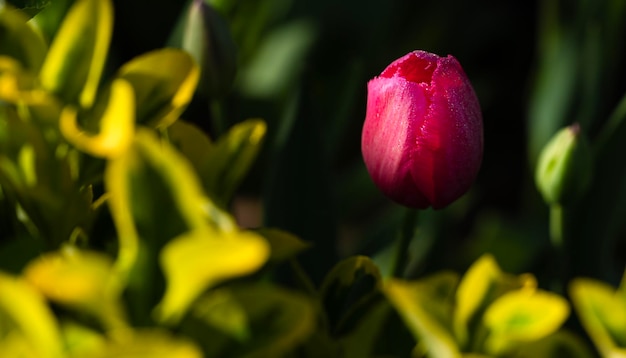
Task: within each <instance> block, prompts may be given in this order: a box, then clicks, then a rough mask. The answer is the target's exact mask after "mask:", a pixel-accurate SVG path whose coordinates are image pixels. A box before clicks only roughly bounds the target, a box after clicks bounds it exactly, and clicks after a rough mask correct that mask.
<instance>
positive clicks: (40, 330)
mask: <svg viewBox="0 0 626 358" xmlns="http://www.w3.org/2000/svg"><path fill="white" fill-rule="evenodd" d="M6 318H8V319H9V320H10V322H11V323H13V324H14V325H15V327H16V328H17V329H18V330H19V332H21V333H22V334H23V335H24V337H25V338H26V339H27V340H28V342H29V344H31V345H32V347H35V349H36V351H37V352H38V353H39V354H40V357H61V353H62V345H61V342H62V341H61V337H60V334H59V328H58V326H57V322H56V320H55V318H54V316H53V314H52V312H51V311H50V309H49V308H48V306H47V304H46V301H45V299H44V298H43V296H42V295H41V294H39V292H37V291H35V290H34V289H33V288H32V287H31V286H30V285H29V284H28V283H27V282H26V281H24V280H22V279H21V278H17V277H13V276H10V275H7V274H5V273H2V272H0V327H2V326H5V324H2V323H3V322H1V321H2V320H4V319H6Z"/></svg>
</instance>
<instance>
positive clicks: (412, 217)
mask: <svg viewBox="0 0 626 358" xmlns="http://www.w3.org/2000/svg"><path fill="white" fill-rule="evenodd" d="M416 224H417V210H414V209H407V211H406V213H405V214H404V221H403V222H402V227H401V229H400V237H399V240H398V244H397V247H396V250H397V251H396V256H395V257H394V262H393V265H392V270H391V275H392V276H393V277H402V276H404V271H405V270H406V266H407V264H408V261H409V246H410V245H411V240H412V239H413V237H414V236H415V225H416Z"/></svg>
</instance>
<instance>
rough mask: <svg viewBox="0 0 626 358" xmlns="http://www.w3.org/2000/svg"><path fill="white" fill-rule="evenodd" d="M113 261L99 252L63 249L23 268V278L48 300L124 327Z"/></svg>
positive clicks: (111, 324)
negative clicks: (114, 282)
mask: <svg viewBox="0 0 626 358" xmlns="http://www.w3.org/2000/svg"><path fill="white" fill-rule="evenodd" d="M112 269H113V260H112V259H111V258H109V257H107V256H105V255H103V254H101V253H99V252H95V251H86V250H79V249H77V248H74V247H64V248H62V249H61V250H60V251H57V252H50V253H46V254H44V255H42V256H40V257H38V258H37V259H35V260H34V261H32V262H31V263H29V264H28V265H27V266H26V268H25V269H24V278H25V279H26V280H27V281H28V282H29V283H31V284H32V285H33V286H34V287H36V288H37V289H38V290H39V291H40V292H41V293H42V294H43V295H44V296H45V297H47V298H48V299H49V300H51V301H54V302H57V303H60V304H63V305H66V306H69V307H74V308H77V309H79V310H84V311H86V312H88V313H91V314H94V315H95V316H97V317H98V318H100V319H102V320H103V321H104V323H105V324H107V325H109V326H111V328H113V327H123V326H124V325H125V324H124V318H123V316H122V313H121V311H120V307H119V306H118V303H117V299H118V296H119V294H120V292H119V287H118V286H117V285H113V282H112V281H113V280H115V277H114V276H113V271H112Z"/></svg>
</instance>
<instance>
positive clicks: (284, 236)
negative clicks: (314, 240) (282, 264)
mask: <svg viewBox="0 0 626 358" xmlns="http://www.w3.org/2000/svg"><path fill="white" fill-rule="evenodd" d="M255 232H256V233H258V234H259V235H261V236H263V237H264V238H265V240H267V242H268V243H269V245H270V248H271V255H270V261H284V260H287V259H289V258H292V257H294V256H296V255H297V254H299V253H301V252H303V251H305V250H307V249H308V248H309V247H311V244H310V243H308V242H306V241H302V240H301V239H300V238H298V237H297V236H295V235H293V234H291V233H288V232H286V231H283V230H280V229H273V228H261V229H258V230H255Z"/></svg>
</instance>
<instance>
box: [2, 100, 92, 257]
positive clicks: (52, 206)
mask: <svg viewBox="0 0 626 358" xmlns="http://www.w3.org/2000/svg"><path fill="white" fill-rule="evenodd" d="M0 126H1V127H4V129H3V130H2V131H0V132H1V133H0V183H2V186H3V188H4V190H5V191H6V195H7V197H8V198H9V199H10V200H11V201H13V202H14V204H15V205H16V206H19V207H20V210H21V211H22V213H21V215H18V217H19V218H20V221H21V222H22V223H24V224H25V225H26V227H27V228H28V229H29V233H30V234H31V235H32V236H34V237H38V238H43V239H45V240H47V241H48V245H50V246H51V247H56V246H57V245H59V244H60V243H61V242H63V241H65V240H67V239H68V238H69V236H70V235H71V233H72V232H73V231H74V230H75V229H76V228H77V227H83V226H84V225H87V224H88V222H89V220H90V219H91V217H92V213H93V211H92V209H91V199H92V198H91V195H90V193H89V188H88V187H81V186H80V185H78V184H77V183H76V181H77V179H78V178H77V176H78V170H77V165H76V162H75V160H76V158H75V157H74V156H72V152H71V151H69V147H68V146H67V145H65V144H60V143H54V142H53V143H48V142H47V141H54V140H55V139H56V138H55V137H54V134H52V133H53V132H52V133H51V132H47V133H46V134H47V136H46V137H44V133H43V132H42V130H41V128H40V127H39V126H38V125H37V123H35V122H33V121H30V120H23V119H22V118H19V117H18V114H17V112H16V111H15V109H14V108H11V107H8V106H4V107H0Z"/></svg>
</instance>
